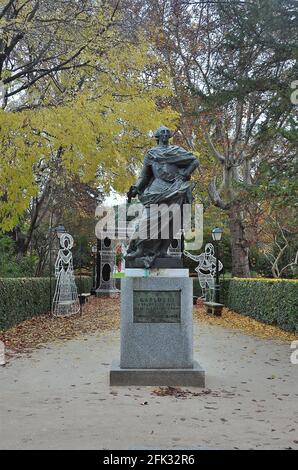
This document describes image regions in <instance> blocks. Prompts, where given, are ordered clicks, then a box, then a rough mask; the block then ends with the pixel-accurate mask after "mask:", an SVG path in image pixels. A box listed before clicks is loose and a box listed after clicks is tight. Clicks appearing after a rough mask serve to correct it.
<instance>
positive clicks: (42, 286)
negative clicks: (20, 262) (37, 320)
mask: <svg viewBox="0 0 298 470" xmlns="http://www.w3.org/2000/svg"><path fill="white" fill-rule="evenodd" d="M76 284H77V288H78V292H90V290H91V287H92V278H91V277H89V276H82V278H81V279H80V277H76ZM54 292H55V279H52V297H53V295H54ZM50 308H51V307H50V278H49V277H27V278H0V331H1V330H6V329H8V328H10V327H11V326H14V325H17V324H18V323H20V322H21V321H23V320H27V319H29V318H32V317H34V316H36V315H41V314H43V313H46V312H49V311H50Z"/></svg>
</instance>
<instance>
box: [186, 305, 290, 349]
mask: <svg viewBox="0 0 298 470" xmlns="http://www.w3.org/2000/svg"><path fill="white" fill-rule="evenodd" d="M193 311H194V318H195V319H196V320H198V321H199V322H202V323H208V324H210V325H217V326H223V327H225V328H231V329H235V330H241V331H244V332H245V333H247V334H250V335H255V336H260V337H262V338H267V339H269V338H278V339H280V340H283V341H294V340H295V339H297V334H295V333H291V332H289V331H284V330H282V329H281V328H279V327H278V326H273V325H268V324H267V323H262V322H259V321H257V320H254V319H253V318H250V317H246V316H245V315H240V314H238V313H235V312H232V311H231V310H229V309H227V308H224V309H223V312H222V316H221V317H216V316H214V315H209V314H207V313H206V310H205V308H204V307H202V306H200V305H197V306H195V307H194V310H193Z"/></svg>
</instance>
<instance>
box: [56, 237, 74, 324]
mask: <svg viewBox="0 0 298 470" xmlns="http://www.w3.org/2000/svg"><path fill="white" fill-rule="evenodd" d="M58 237H59V239H60V249H59V251H58V256H57V259H56V263H55V277H56V289H55V294H54V297H53V302H52V314H53V315H54V316H63V317H64V316H69V315H74V314H76V313H79V311H80V302H79V297H78V291H77V286H76V283H75V277H74V272H73V259H72V253H71V251H70V250H71V248H72V247H73V238H72V236H71V235H69V233H61V234H58Z"/></svg>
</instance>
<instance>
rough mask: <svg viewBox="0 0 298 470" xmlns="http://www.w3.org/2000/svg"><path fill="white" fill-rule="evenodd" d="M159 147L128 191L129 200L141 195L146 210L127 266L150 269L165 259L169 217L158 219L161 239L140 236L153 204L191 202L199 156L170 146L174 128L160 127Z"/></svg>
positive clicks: (147, 157) (134, 238) (158, 134)
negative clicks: (165, 228) (164, 233)
mask: <svg viewBox="0 0 298 470" xmlns="http://www.w3.org/2000/svg"><path fill="white" fill-rule="evenodd" d="M154 136H155V138H156V141H157V146H156V147H153V148H151V149H150V150H149V151H148V152H147V153H146V155H145V158H144V164H143V169H142V172H141V175H140V177H139V179H138V181H137V183H136V184H135V185H134V186H131V188H130V190H129V191H128V193H127V197H128V201H129V202H130V200H131V198H133V197H136V196H138V198H139V200H140V202H141V203H142V204H143V206H144V211H143V214H142V217H141V220H140V222H139V226H138V227H137V228H136V232H135V234H134V235H133V237H132V239H131V241H130V245H129V248H128V251H127V255H126V266H127V267H140V266H143V267H145V268H149V267H152V266H154V264H155V260H157V259H158V258H166V257H167V251H168V248H169V245H170V243H171V239H172V238H174V236H175V234H174V233H171V235H170V236H169V238H168V239H163V238H162V237H161V234H162V224H163V223H166V224H168V225H169V224H171V216H170V218H164V220H162V219H163V218H162V217H161V220H160V221H159V227H158V234H159V236H158V238H154V239H152V238H150V235H149V233H148V237H147V238H145V239H144V238H141V237H140V236H139V233H140V225H142V224H143V225H148V222H149V215H150V205H152V204H158V205H161V204H163V205H165V204H166V205H168V206H172V205H173V204H174V205H175V207H178V208H180V210H181V211H182V208H183V204H186V203H191V187H190V183H189V180H190V177H191V174H192V173H193V171H194V170H195V169H196V168H197V167H198V166H199V162H198V160H197V158H196V157H195V156H194V155H193V154H192V153H190V152H188V151H186V150H184V149H183V148H182V147H179V146H177V145H169V139H170V138H171V137H172V133H171V131H170V130H169V129H168V128H167V127H164V126H161V127H160V128H159V129H158V130H157V131H156V132H155V134H154Z"/></svg>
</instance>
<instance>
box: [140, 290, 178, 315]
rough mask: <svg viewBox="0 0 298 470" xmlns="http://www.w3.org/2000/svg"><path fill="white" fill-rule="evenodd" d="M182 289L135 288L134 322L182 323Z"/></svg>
mask: <svg viewBox="0 0 298 470" xmlns="http://www.w3.org/2000/svg"><path fill="white" fill-rule="evenodd" d="M180 320H181V291H180V290H163V291H160V290H134V291H133V321H134V323H180Z"/></svg>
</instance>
